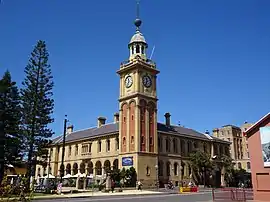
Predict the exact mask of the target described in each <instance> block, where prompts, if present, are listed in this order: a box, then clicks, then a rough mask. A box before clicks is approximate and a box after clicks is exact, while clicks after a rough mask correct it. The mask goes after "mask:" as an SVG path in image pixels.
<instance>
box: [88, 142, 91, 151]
mask: <svg viewBox="0 0 270 202" xmlns="http://www.w3.org/2000/svg"><path fill="white" fill-rule="evenodd" d="M88 152H89V153H91V152H92V143H90V144H89V148H88Z"/></svg>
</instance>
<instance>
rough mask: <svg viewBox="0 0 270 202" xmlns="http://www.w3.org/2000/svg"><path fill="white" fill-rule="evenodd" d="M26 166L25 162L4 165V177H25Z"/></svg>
mask: <svg viewBox="0 0 270 202" xmlns="http://www.w3.org/2000/svg"><path fill="white" fill-rule="evenodd" d="M26 170H27V166H26V163H25V162H22V163H20V164H18V165H11V164H8V165H5V174H6V175H8V176H9V175H25V174H26Z"/></svg>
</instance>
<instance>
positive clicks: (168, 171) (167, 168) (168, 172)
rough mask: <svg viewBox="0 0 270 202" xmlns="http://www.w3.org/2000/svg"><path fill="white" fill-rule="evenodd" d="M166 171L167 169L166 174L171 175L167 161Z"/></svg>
mask: <svg viewBox="0 0 270 202" xmlns="http://www.w3.org/2000/svg"><path fill="white" fill-rule="evenodd" d="M166 171H167V176H171V164H170V162H167V166H166Z"/></svg>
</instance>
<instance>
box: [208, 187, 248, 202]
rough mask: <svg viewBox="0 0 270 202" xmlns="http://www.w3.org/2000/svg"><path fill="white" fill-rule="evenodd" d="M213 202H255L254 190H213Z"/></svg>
mask: <svg viewBox="0 0 270 202" xmlns="http://www.w3.org/2000/svg"><path fill="white" fill-rule="evenodd" d="M212 196H213V201H220V202H222V201H223V202H230V201H242V202H243V201H247V200H253V189H247V188H223V189H212Z"/></svg>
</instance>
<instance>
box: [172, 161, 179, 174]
mask: <svg viewBox="0 0 270 202" xmlns="http://www.w3.org/2000/svg"><path fill="white" fill-rule="evenodd" d="M173 169H174V175H175V176H176V175H178V164H177V163H174V166H173Z"/></svg>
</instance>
